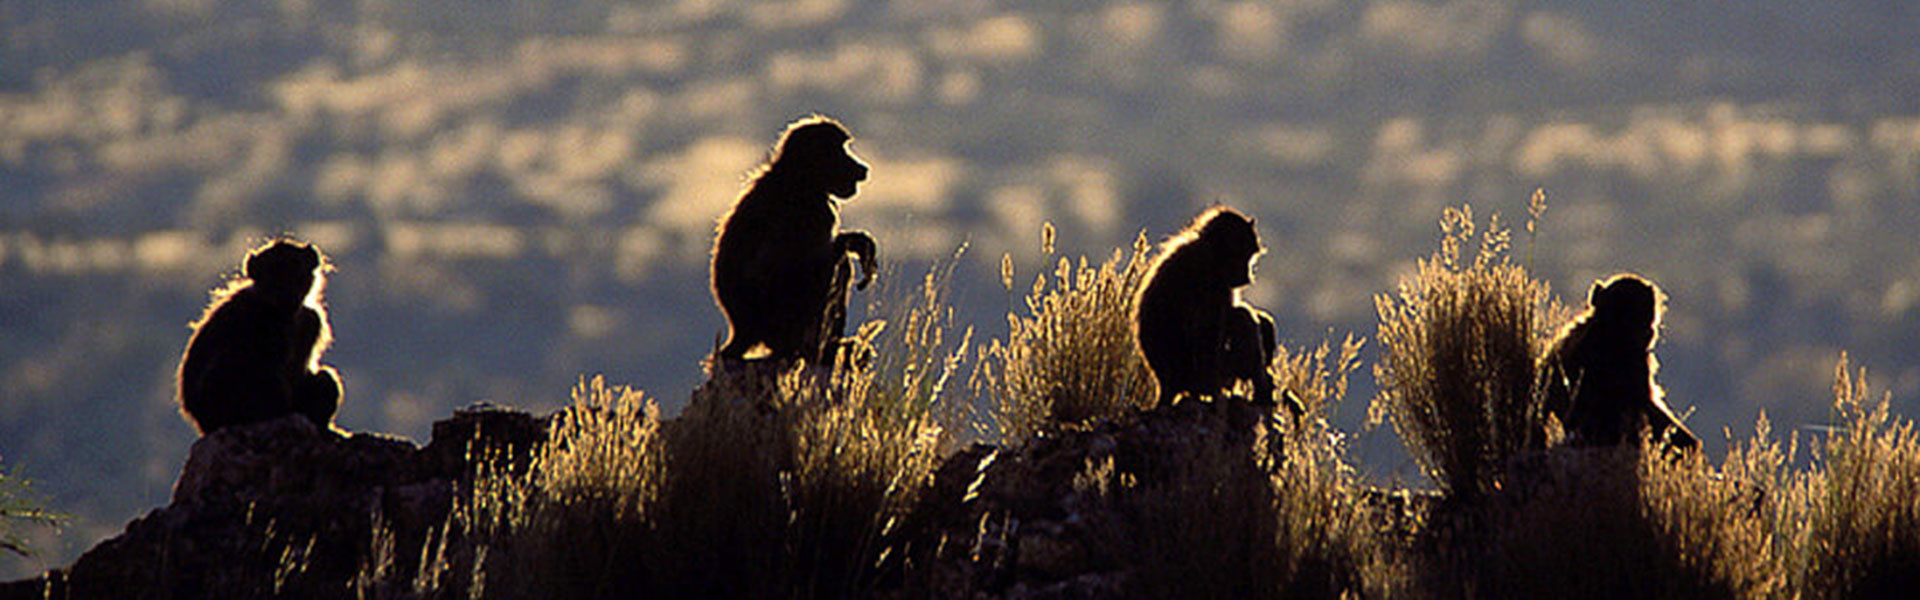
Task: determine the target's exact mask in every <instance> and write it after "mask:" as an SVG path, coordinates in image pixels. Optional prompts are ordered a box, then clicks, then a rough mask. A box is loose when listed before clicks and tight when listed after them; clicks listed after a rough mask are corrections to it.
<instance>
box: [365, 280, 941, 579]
mask: <svg viewBox="0 0 1920 600" xmlns="http://www.w3.org/2000/svg"><path fill="white" fill-rule="evenodd" d="M950 274H951V266H947V267H941V268H936V269H934V270H933V271H932V272H930V273H929V274H928V276H927V277H926V278H925V279H924V280H923V281H922V282H921V289H920V290H918V294H917V295H915V296H912V297H910V298H908V299H906V300H904V301H890V302H889V303H887V304H886V305H884V306H881V305H876V306H877V308H875V309H873V311H872V312H879V313H884V314H888V315H890V316H893V317H894V318H895V321H894V322H897V323H900V324H902V326H901V327H900V328H899V329H898V334H894V335H890V334H889V333H888V332H887V331H886V326H885V325H883V324H881V323H879V322H876V323H871V324H869V326H868V327H865V328H863V330H862V331H861V332H860V335H859V337H860V338H861V339H862V341H863V343H865V344H867V345H870V346H873V347H876V348H878V349H879V351H878V352H877V353H876V354H875V356H874V357H873V360H872V361H871V363H870V364H864V365H852V364H847V363H853V362H860V361H842V363H843V364H842V365H840V366H839V367H837V368H836V369H835V370H833V371H832V372H826V373H823V372H821V371H820V370H819V369H815V368H811V367H807V366H805V365H796V366H794V367H793V368H785V369H781V368H777V367H774V366H771V365H764V364H754V365H749V366H747V367H745V368H740V369H725V370H717V371H718V372H716V373H715V375H714V376H713V377H712V379H711V380H710V381H708V382H707V383H706V384H705V385H703V386H702V387H701V388H700V389H699V390H696V391H695V393H694V397H693V398H692V399H691V401H690V402H689V404H688V407H687V409H686V410H685V411H683V414H682V415H681V416H680V417H679V418H677V419H670V420H662V419H661V418H660V417H659V411H658V409H657V407H656V406H655V404H654V402H653V401H652V400H650V399H647V398H645V397H644V396H643V395H642V394H640V393H639V392H636V391H632V390H629V389H626V388H621V387H610V386H607V385H606V384H605V383H604V381H603V380H601V379H600V378H595V379H594V380H592V381H590V382H583V383H582V384H581V385H580V386H579V387H577V388H576V389H575V390H574V403H573V405H572V406H570V407H569V408H567V409H565V410H563V411H562V412H561V413H560V414H558V415H557V416H556V417H555V421H554V425H553V429H552V431H551V434H550V436H549V440H548V442H547V444H546V445H545V446H544V447H542V448H541V449H540V450H539V451H538V452H537V454H536V456H535V458H534V460H533V462H532V465H531V467H529V468H528V470H527V472H525V473H516V472H512V471H511V470H508V469H502V468H497V467H492V466H484V467H483V468H482V469H481V472H480V473H479V474H478V475H477V476H476V478H475V483H474V486H473V490H472V493H471V494H470V495H469V496H467V497H465V498H462V499H460V500H459V501H458V502H457V503H456V508H455V511H454V513H453V515H452V516H451V517H449V520H448V522H447V524H446V525H445V527H444V528H443V529H442V530H441V531H439V532H436V533H435V534H434V535H430V536H429V538H430V539H429V540H428V543H427V544H426V548H424V549H423V550H422V559H421V560H420V561H419V564H421V565H423V566H422V567H420V568H418V569H415V570H414V571H415V572H411V573H402V571H408V569H405V568H396V567H395V566H394V565H396V564H398V563H403V562H407V561H396V560H395V559H394V558H395V557H394V554H395V552H396V550H395V549H394V548H393V545H394V544H393V542H392V536H391V535H388V536H386V537H385V538H384V540H383V539H380V538H379V536H376V540H375V546H376V547H375V548H374V552H373V553H372V554H373V555H374V557H375V558H374V560H372V561H369V564H368V566H367V567H366V568H365V569H364V572H363V573H362V576H361V580H360V581H359V582H357V583H358V584H359V585H358V588H359V589H360V590H361V594H362V596H363V597H368V596H371V597H452V596H468V597H476V598H478V597H488V598H493V597H498V598H526V597H552V598H607V597H668V598H678V597H751V598H761V597H785V598H842V597H855V596H860V595H864V594H865V593H866V592H867V591H870V589H871V588H872V587H873V586H874V585H875V583H876V578H877V577H878V576H879V574H880V573H882V572H884V571H885V570H887V569H890V568H897V565H893V564H891V563H890V561H891V560H892V558H891V557H893V556H894V554H895V553H893V552H891V551H890V549H889V543H890V542H891V538H890V534H891V528H892V527H893V526H894V523H896V522H898V521H899V520H900V519H901V517H902V516H903V515H904V513H905V512H906V511H907V510H908V509H909V508H910V507H911V506H913V504H914V502H915V500H916V499H917V497H918V494H919V493H920V492H921V490H922V489H923V488H925V487H926V485H927V484H928V483H929V480H930V478H931V474H932V469H933V466H934V463H935V461H936V458H937V450H938V449H939V447H940V445H941V444H942V440H943V439H944V438H945V431H946V430H945V429H944V428H943V427H942V426H941V425H940V424H939V423H938V422H937V421H938V419H937V417H938V416H939V415H940V414H944V413H945V412H946V411H947V409H946V408H945V405H944V403H942V402H941V401H940V395H941V393H942V390H943V389H944V387H945V385H946V382H947V381H948V380H949V379H950V377H951V375H952V373H953V372H954V371H955V370H956V369H958V367H959V362H960V360H961V358H962V357H964V356H965V351H966V344H967V337H968V336H966V335H963V336H962V337H961V339H960V340H959V341H958V342H957V344H951V343H950V342H949V341H948V340H947V338H946V335H945V330H946V328H947V327H949V325H950V320H951V311H950V309H949V308H948V307H947V306H946V303H945V301H946V300H945V299H946V284H947V277H948V276H949V275H950ZM477 462H479V463H481V464H483V465H492V464H493V462H492V461H487V460H484V459H483V460H480V461H477ZM383 543H384V547H383V546H382V544H383Z"/></svg>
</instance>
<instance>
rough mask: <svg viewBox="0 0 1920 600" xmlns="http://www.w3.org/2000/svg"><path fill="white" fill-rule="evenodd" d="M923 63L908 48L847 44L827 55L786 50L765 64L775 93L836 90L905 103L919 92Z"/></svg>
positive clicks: (887, 101) (853, 94) (852, 94)
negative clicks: (921, 65)
mask: <svg viewBox="0 0 1920 600" xmlns="http://www.w3.org/2000/svg"><path fill="white" fill-rule="evenodd" d="M920 72H921V67H920V61H919V59H918V58H916V57H915V55H914V52H913V50H911V49H908V48H898V47H888V46H876V45H868V44H849V45H845V46H840V47H838V48H835V49H833V50H832V51H831V52H825V53H801V52H782V53H779V54H775V55H774V56H773V58H772V59H770V60H769V61H768V62H767V69H766V74H767V81H768V87H769V88H770V89H772V90H774V91H778V92H786V93H792V92H796V91H808V92H824V93H838V94H845V95H847V96H851V97H856V98H865V99H871V100H874V101H877V102H882V103H886V104H904V103H906V102H909V101H912V100H913V99H914V98H915V97H916V96H917V95H918V94H919V92H920V85H921V84H920V79H921V75H920Z"/></svg>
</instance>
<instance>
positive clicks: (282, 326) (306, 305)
mask: <svg viewBox="0 0 1920 600" xmlns="http://www.w3.org/2000/svg"><path fill="white" fill-rule="evenodd" d="M328 268H329V267H328V265H327V261H326V257H325V256H322V255H321V254H320V251H319V250H318V249H316V248H314V247H312V246H309V245H307V244H304V243H301V242H296V241H292V240H284V239H283V240H274V241H272V242H269V243H268V244H266V245H263V246H261V247H259V248H256V249H254V250H253V251H252V252H249V253H247V258H246V260H245V261H244V263H243V264H242V266H241V277H240V278H239V279H235V280H234V281H232V282H229V283H228V284H227V285H226V287H224V288H222V289H220V290H217V291H215V292H214V295H213V296H214V298H213V302H212V303H211V304H209V305H208V307H207V310H206V312H205V313H204V314H202V315H201V317H200V320H199V321H197V322H195V323H194V324H193V330H194V331H193V338H192V339H191V340H190V341H188V342H187V350H186V354H185V355H184V356H183V357H181V360H180V371H179V373H178V379H179V398H178V401H179V403H180V410H181V413H182V414H184V415H185V416H186V417H187V420H188V421H190V422H192V423H193V425H194V427H195V428H196V429H198V430H199V431H200V433H201V435H207V434H211V433H213V432H215V431H218V430H220V429H221V428H223V427H227V426H230V425H241V424H246V423H253V422H258V421H264V420H267V419H272V418H275V417H279V416H283V415H288V414H300V415H303V416H305V417H307V418H308V419H309V420H311V421H313V423H314V425H315V426H318V427H320V428H321V429H330V428H331V426H332V423H333V415H334V412H335V411H336V410H337V409H338V408H339V407H340V395H341V387H340V379H339V374H338V373H337V372H336V371H334V369H333V367H329V366H325V365H321V364H320V355H321V353H323V352H325V351H326V349H327V346H328V345H329V344H331V343H332V342H333V335H332V331H331V329H330V328H329V326H328V325H327V313H326V309H325V308H324V307H323V305H322V304H321V298H320V296H321V289H322V288H323V287H324V286H325V272H326V270H327V269H328Z"/></svg>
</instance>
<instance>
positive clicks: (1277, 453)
mask: <svg viewBox="0 0 1920 600" xmlns="http://www.w3.org/2000/svg"><path fill="white" fill-rule="evenodd" d="M1359 350H1360V344H1359V343H1358V342H1356V341H1353V340H1348V341H1347V342H1346V343H1345V344H1343V345H1341V346H1340V347H1339V348H1338V350H1334V349H1332V348H1330V347H1329V346H1327V345H1324V344H1323V345H1321V346H1320V347H1319V348H1317V349H1315V350H1313V351H1308V352H1297V353H1296V352H1289V351H1284V350H1283V351H1282V352H1281V353H1280V356H1279V357H1278V359H1277V360H1276V361H1275V362H1274V364H1273V369H1274V370H1275V372H1276V375H1277V376H1278V378H1279V382H1280V383H1281V384H1282V385H1283V386H1284V387H1285V389H1290V390H1293V391H1294V393H1295V394H1296V395H1298V396H1299V397H1300V398H1301V399H1302V400H1303V403H1304V404H1305V405H1306V406H1307V407H1308V414H1307V415H1306V416H1304V417H1301V418H1298V419H1295V418H1293V417H1292V416H1290V415H1284V414H1268V413H1265V412H1264V411H1260V410H1257V409H1254V408H1252V407H1251V406H1248V405H1245V404H1224V403H1225V402H1229V401H1219V402H1221V403H1218V404H1217V403H1182V404H1181V405H1178V406H1174V407H1168V408H1161V409H1157V410H1155V411H1152V412H1151V413H1148V414H1146V415H1143V416H1142V419H1141V421H1140V422H1139V426H1138V427H1137V428H1135V429H1130V430H1128V431H1129V432H1131V433H1129V434H1122V435H1120V436H1118V437H1120V438H1121V439H1122V440H1123V441H1120V442H1118V444H1119V445H1118V449H1117V450H1115V453H1116V454H1115V455H1111V456H1108V457H1107V458H1105V459H1104V460H1098V461H1094V460H1090V461H1089V463H1088V464H1086V465H1085V466H1084V468H1083V469H1082V470H1081V471H1080V472H1079V473H1077V474H1075V476H1074V481H1073V489H1074V491H1075V493H1077V494H1081V495H1083V496H1084V497H1088V498H1091V504H1092V505H1093V506H1098V507H1102V508H1103V509H1104V510H1096V511H1090V514H1112V515H1118V516H1120V517H1122V518H1121V519H1119V520H1118V521H1117V522H1106V521H1099V522H1098V524H1097V525H1093V526H1095V527H1098V528H1099V533H1098V536H1099V538H1098V539H1099V543H1098V544H1097V545H1098V546H1099V547H1100V548H1101V551H1102V553H1103V556H1111V557H1114V558H1115V560H1116V562H1118V563H1119V564H1120V566H1121V568H1123V569H1125V570H1126V571H1127V572H1128V573H1129V578H1128V579H1127V580H1126V583H1125V589H1126V590H1127V595H1128V597H1142V598H1177V597H1190V598H1337V597H1342V595H1343V594H1351V593H1355V592H1362V591H1368V590H1373V591H1378V590H1380V589H1385V588H1386V587H1387V586H1389V585H1393V582H1394V580H1395V576H1394V575H1393V573H1394V571H1393V569H1392V563H1393V561H1394V557H1393V556H1391V555H1390V554H1388V553H1386V552H1383V550H1384V549H1385V546H1384V545H1383V544H1381V543H1380V542H1379V540H1380V539H1381V536H1380V535H1379V532H1380V530H1379V528H1378V526H1377V522H1378V521H1377V519H1375V518H1373V517H1372V516H1371V515H1370V514H1368V511H1367V509H1366V508H1365V507H1363V506H1362V504H1361V502H1360V498H1359V495H1358V493H1357V490H1358V486H1357V485H1356V482H1355V475H1354V473H1353V470H1352V469H1351V468H1350V467H1348V466H1347V465H1346V463H1345V462H1344V461H1343V460H1342V456H1341V454H1342V449H1343V447H1342V446H1341V445H1340V443H1339V439H1338V436H1337V435H1336V434H1334V432H1333V431H1332V429H1331V427H1330V426H1329V425H1328V424H1327V422H1326V418H1327V417H1328V416H1329V415H1331V411H1332V408H1333V407H1334V406H1336V405H1337V403H1338V402H1339V400H1340V398H1341V397H1342V396H1343V395H1344V393H1345V390H1346V387H1347V386H1346V378H1347V375H1348V374H1349V373H1351V372H1352V370H1353V369H1354V368H1355V367H1356V366H1357V357H1358V354H1359ZM1232 402H1238V401H1232ZM1247 417H1252V420H1251V422H1250V421H1249V420H1247V419H1246V418H1247ZM1148 432H1154V433H1148ZM1201 432H1205V433H1206V434H1207V435H1196V434H1198V433H1201ZM1109 439H1112V438H1109ZM1096 520H1097V518H1096Z"/></svg>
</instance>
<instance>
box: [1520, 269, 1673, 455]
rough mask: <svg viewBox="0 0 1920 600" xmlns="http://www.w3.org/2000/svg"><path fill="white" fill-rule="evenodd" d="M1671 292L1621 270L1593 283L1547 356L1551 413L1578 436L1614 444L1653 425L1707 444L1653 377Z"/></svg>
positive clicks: (1657, 435) (1666, 435)
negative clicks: (1676, 411) (1656, 343)
mask: <svg viewBox="0 0 1920 600" xmlns="http://www.w3.org/2000/svg"><path fill="white" fill-rule="evenodd" d="M1665 300H1666V296H1665V294H1662V293H1661V292H1660V289H1659V288H1657V287H1655V286H1654V285H1653V282H1650V281H1647V280H1646V279H1642V278H1640V277H1639V276H1637V275H1631V274H1620V275H1614V276H1612V277H1608V278H1607V279H1605V280H1603V281H1597V282H1594V284H1593V290H1592V291H1591V292H1589V293H1588V295H1587V305H1588V306H1587V310H1586V311H1585V312H1583V313H1581V314H1580V315H1579V316H1577V317H1575V318H1574V319H1573V321H1572V322H1571V323H1568V324H1567V326H1566V328H1565V329H1563V330H1561V332H1560V335H1559V336H1558V337H1557V338H1555V339H1554V341H1553V346H1552V348H1551V349H1549V350H1548V352H1547V355H1546V357H1545V358H1543V359H1542V360H1541V364H1540V369H1539V371H1540V373H1541V376H1542V377H1545V378H1546V384H1547V401H1546V402H1547V404H1546V409H1547V412H1548V413H1549V414H1552V415H1553V416H1554V417H1556V418H1558V419H1560V423H1561V425H1562V426H1564V427H1565V428H1566V432H1567V435H1568V437H1569V438H1570V439H1571V441H1572V443H1574V444H1578V445H1589V446H1613V445H1619V444H1621V443H1624V442H1628V441H1630V440H1632V439H1633V437H1634V436H1637V435H1639V431H1640V429H1641V428H1642V427H1649V428H1651V429H1652V434H1653V438H1654V439H1655V440H1661V439H1665V440H1666V441H1667V443H1668V444H1670V445H1672V446H1673V447H1675V448H1681V449H1689V448H1696V447H1698V446H1699V445H1700V440H1699V438H1697V437H1694V435H1693V431H1691V430H1689V429H1687V426H1686V424H1684V423H1681V422H1680V419H1679V418H1677V417H1675V416H1674V414H1673V411H1672V410H1671V409H1669V408H1667V403H1666V401H1664V400H1662V399H1661V395H1662V392H1661V390H1660V386H1659V384H1656V383H1654V382H1653V374H1654V372H1655V371H1656V370H1658V363H1657V361H1656V360H1655V359H1654V357H1653V344H1654V341H1655V340H1656V339H1657V338H1658V337H1659V329H1660V316H1661V313H1663V312H1665V307H1663V306H1662V304H1664V303H1665Z"/></svg>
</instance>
